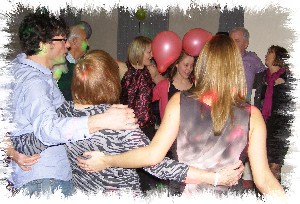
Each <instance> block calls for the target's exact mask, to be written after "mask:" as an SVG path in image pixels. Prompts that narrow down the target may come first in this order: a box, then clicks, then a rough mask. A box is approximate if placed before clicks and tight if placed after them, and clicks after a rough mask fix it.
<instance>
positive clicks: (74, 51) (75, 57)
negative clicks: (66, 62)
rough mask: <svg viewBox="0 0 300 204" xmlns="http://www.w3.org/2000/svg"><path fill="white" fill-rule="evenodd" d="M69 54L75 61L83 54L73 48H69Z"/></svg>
mask: <svg viewBox="0 0 300 204" xmlns="http://www.w3.org/2000/svg"><path fill="white" fill-rule="evenodd" d="M69 54H71V55H72V57H73V58H74V59H75V61H77V60H78V59H79V58H80V57H82V56H83V55H82V54H81V53H80V52H76V50H74V49H70V50H69Z"/></svg>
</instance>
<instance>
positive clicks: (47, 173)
mask: <svg viewBox="0 0 300 204" xmlns="http://www.w3.org/2000/svg"><path fill="white" fill-rule="evenodd" d="M11 71H12V74H13V76H14V79H15V81H14V84H13V98H12V100H13V101H12V103H13V107H12V110H13V111H14V112H13V123H15V129H14V130H13V131H12V133H11V135H12V136H13V137H18V136H20V135H22V134H25V133H30V132H33V133H34V135H35V136H36V137H37V138H38V139H39V140H41V141H42V142H43V143H44V144H46V145H53V144H58V143H66V142H68V141H70V142H71V141H77V140H80V139H85V138H88V137H90V134H89V130H88V117H68V118H60V117H58V115H57V113H56V109H57V108H58V107H59V106H60V105H61V104H62V103H63V102H64V97H63V96H62V94H61V92H60V91H59V89H58V87H57V83H56V81H55V79H54V78H53V77H52V72H51V70H50V69H49V68H46V67H44V66H42V65H40V64H38V63H36V62H34V61H32V60H30V59H27V56H26V55H25V54H19V55H18V56H17V57H16V59H15V60H13V61H12V64H11ZM40 155H41V158H40V159H39V161H38V162H37V163H36V164H35V165H33V166H32V170H31V171H22V170H21V169H20V168H19V166H18V165H17V164H16V163H15V162H12V168H13V172H12V175H11V178H10V180H11V181H12V182H13V183H14V184H15V187H16V188H19V187H21V186H22V185H24V184H26V183H28V182H30V181H32V180H36V179H42V178H55V179H61V180H70V179H71V169H70V164H69V161H68V158H67V154H66V151H65V149H64V146H63V145H58V146H53V147H49V148H47V149H46V150H44V151H43V152H42V153H41V154H40Z"/></svg>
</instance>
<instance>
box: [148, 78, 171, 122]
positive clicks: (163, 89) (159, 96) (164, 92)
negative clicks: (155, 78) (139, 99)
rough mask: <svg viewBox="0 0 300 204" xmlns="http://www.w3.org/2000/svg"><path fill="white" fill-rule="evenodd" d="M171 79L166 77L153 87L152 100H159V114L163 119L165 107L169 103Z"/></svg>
mask: <svg viewBox="0 0 300 204" xmlns="http://www.w3.org/2000/svg"><path fill="white" fill-rule="evenodd" d="M169 86H170V83H169V80H168V79H164V80H161V81H160V82H158V83H157V84H156V86H155V87H154V89H153V95H152V102H153V101H157V100H159V115H160V118H161V119H163V117H164V113H165V109H166V106H167V103H168V101H169V100H168V92H169Z"/></svg>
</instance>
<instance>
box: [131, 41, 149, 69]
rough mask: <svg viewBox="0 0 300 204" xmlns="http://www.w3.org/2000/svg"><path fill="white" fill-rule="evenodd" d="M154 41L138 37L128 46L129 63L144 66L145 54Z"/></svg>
mask: <svg viewBox="0 0 300 204" xmlns="http://www.w3.org/2000/svg"><path fill="white" fill-rule="evenodd" d="M151 42H152V40H151V39H150V38H148V37H145V36H138V37H136V38H134V40H133V41H132V42H131V43H130V44H129V46H128V61H129V62H130V64H132V65H139V66H141V65H143V57H144V52H145V50H146V48H147V46H148V45H151Z"/></svg>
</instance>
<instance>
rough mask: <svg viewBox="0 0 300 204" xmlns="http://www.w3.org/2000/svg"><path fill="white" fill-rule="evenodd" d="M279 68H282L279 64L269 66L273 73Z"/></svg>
mask: <svg viewBox="0 0 300 204" xmlns="http://www.w3.org/2000/svg"><path fill="white" fill-rule="evenodd" d="M279 69H280V67H279V66H270V67H269V70H270V72H271V74H273V73H275V72H277V71H278V70H279Z"/></svg>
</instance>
